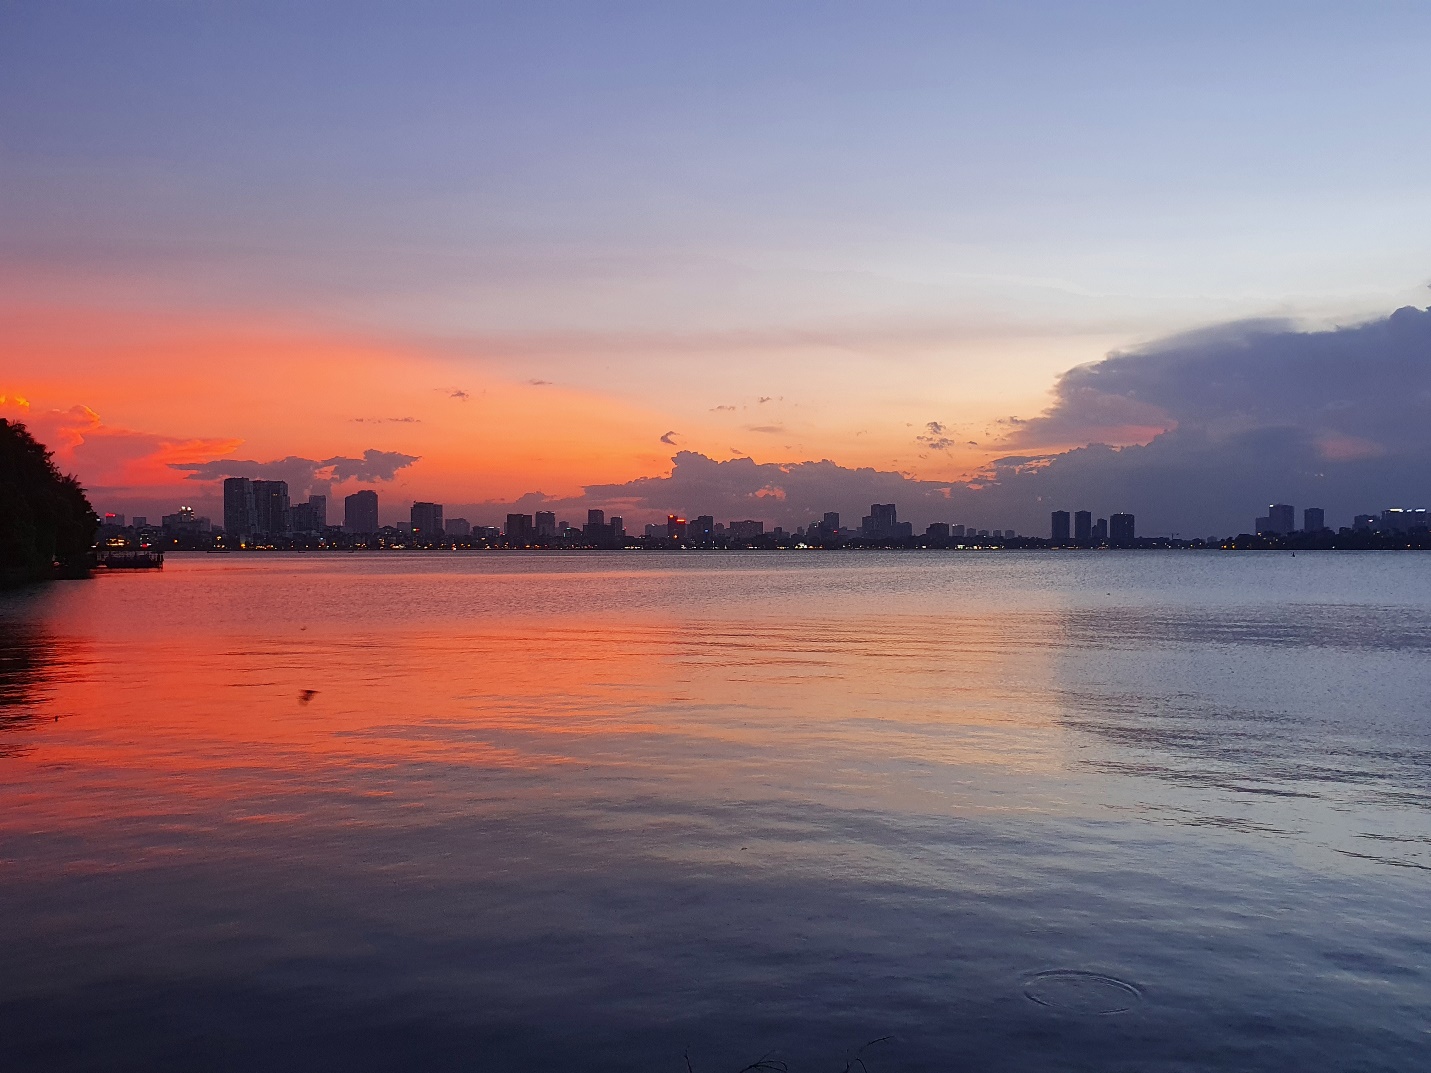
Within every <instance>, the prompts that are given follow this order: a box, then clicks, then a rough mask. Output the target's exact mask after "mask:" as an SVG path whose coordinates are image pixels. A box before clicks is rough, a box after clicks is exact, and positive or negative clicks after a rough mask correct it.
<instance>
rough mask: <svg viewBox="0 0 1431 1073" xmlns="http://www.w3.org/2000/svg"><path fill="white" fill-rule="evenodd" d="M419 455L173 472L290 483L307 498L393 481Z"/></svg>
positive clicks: (190, 466)
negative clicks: (349, 485)
mask: <svg viewBox="0 0 1431 1073" xmlns="http://www.w3.org/2000/svg"><path fill="white" fill-rule="evenodd" d="M418 457H419V456H417V455H406V454H403V453H401V452H400V451H376V450H372V449H369V450H367V451H364V452H363V456H362V457H361V458H349V457H347V456H345V455H337V456H335V457H333V458H325V459H315V458H300V457H299V456H297V455H289V456H288V457H287V458H278V459H274V460H273V461H271V462H258V461H254V460H253V459H241V458H218V459H212V460H209V461H205V462H180V463H171V464H170V468H171V469H176V470H179V471H181V472H182V473H184V474H185V478H184V479H185V480H191V481H219V480H222V479H224V478H225V477H251V478H261V479H263V480H270V481H287V482H288V490H289V494H290V495H293V496H307V495H313V494H317V493H323V492H327V491H329V490H330V489H331V488H332V486H333V485H334V484H341V483H343V482H344V481H358V482H360V483H362V484H375V483H377V482H380V481H391V480H392V479H393V478H394V477H396V476H397V472H398V470H400V469H404V468H406V467H408V466H410V465H412V464H413V463H414V462H416V461H417V460H418Z"/></svg>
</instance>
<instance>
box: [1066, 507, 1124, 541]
mask: <svg viewBox="0 0 1431 1073" xmlns="http://www.w3.org/2000/svg"><path fill="white" fill-rule="evenodd" d="M1070 522H1071V523H1072V524H1071V525H1070ZM1048 538H1049V541H1050V543H1052V544H1054V545H1055V546H1056V547H1060V548H1067V547H1074V548H1102V547H1108V548H1131V547H1132V546H1133V542H1134V540H1135V539H1136V533H1135V529H1134V519H1133V515H1131V514H1110V515H1108V517H1106V518H1099V519H1098V520H1097V521H1094V520H1093V512H1092V511H1087V510H1076V511H1074V512H1073V514H1072V515H1070V514H1069V513H1068V511H1066V510H1056V511H1054V512H1053V513H1052V514H1050V515H1049V537H1048Z"/></svg>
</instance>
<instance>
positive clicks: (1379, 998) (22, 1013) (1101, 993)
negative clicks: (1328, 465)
mask: <svg viewBox="0 0 1431 1073" xmlns="http://www.w3.org/2000/svg"><path fill="white" fill-rule="evenodd" d="M1428 656H1431V558H1427V557H1425V556H1420V555H1413V554H1401V555H1397V554H1384V555H1375V554H1369V555H1356V554H1345V553H1343V554H1336V553H1330V554H1325V555H1299V556H1296V557H1295V558H1294V557H1291V556H1282V555H1272V554H1268V555H1252V554H1247V555H1226V554H1218V553H1182V554H1178V553H1170V554H1167V555H1163V554H1157V553H1142V554H1136V553H1135V554H1124V555H1120V554H1040V553H1019V554H978V553H966V554H934V553H931V554H882V553H881V554H863V555H860V554H852V555H842V554H833V553H831V554H810V555H799V554H793V553H792V554H750V555H740V554H731V555H719V554H714V555H701V554H687V555H679V554H670V555H656V554H649V555H638V554H612V555H601V554H585V555H572V556H562V555H532V556H525V555H519V554H507V555H503V554H491V555H480V554H478V555H468V556H460V555H451V556H441V555H431V556H427V555H416V554H414V555H407V556H396V555H394V556H387V557H371V558H367V557H358V556H339V557H332V558H320V557H317V556H294V557H281V556H271V557H252V558H244V557H239V556H230V557H218V556H209V557H196V558H189V559H183V558H178V559H171V560H170V562H169V564H168V565H167V566H166V568H165V569H164V571H163V572H162V574H146V573H135V574H130V575H127V576H114V577H104V578H99V579H96V580H94V581H90V582H73V583H63V584H57V585H55V586H52V587H50V588H47V589H45V590H44V591H42V592H29V593H23V594H19V595H12V596H6V597H3V598H0V951H3V954H0V957H3V972H0V1066H3V1068H5V1069H19V1070H30V1069H35V1070H41V1069H43V1070H66V1069H95V1070H100V1069H103V1070H116V1069H146V1070H147V1069H174V1070H197V1069H203V1070H253V1069H271V1070H305V1071H307V1070H390V1069H424V1070H447V1069H473V1070H477V1069H481V1070H671V1071H676V1073H680V1071H684V1070H686V1069H687V1065H686V1063H687V1057H686V1056H689V1063H690V1068H691V1069H693V1070H694V1071H695V1073H734V1071H735V1070H738V1069H740V1068H742V1067H744V1066H747V1065H748V1064H750V1063H752V1062H755V1061H756V1060H758V1059H761V1058H763V1057H764V1058H766V1059H767V1060H768V1061H770V1062H780V1063H785V1064H787V1065H788V1067H789V1068H790V1069H791V1070H799V1071H804V1070H810V1071H831V1073H838V1071H840V1070H844V1069H846V1067H847V1066H851V1067H852V1068H856V1069H858V1068H861V1067H860V1066H859V1064H858V1062H857V1060H858V1061H862V1062H863V1063H864V1067H865V1068H867V1069H868V1070H869V1071H870V1073H880V1071H888V1070H963V1069H968V1070H1130V1071H1132V1070H1138V1071H1147V1070H1202V1069H1210V1068H1215V1069H1235V1070H1397V1071H1404V1070H1415V1069H1428V1068H1431V717H1428V698H1431V659H1428ZM307 690H312V691H315V692H313V693H311V694H306V693H305V692H304V691H307ZM305 696H306V698H307V699H306V701H305V700H304V697H305ZM876 1040H879V1041H880V1042H872V1041H876Z"/></svg>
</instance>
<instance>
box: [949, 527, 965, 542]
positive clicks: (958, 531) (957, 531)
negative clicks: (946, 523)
mask: <svg viewBox="0 0 1431 1073" xmlns="http://www.w3.org/2000/svg"><path fill="white" fill-rule="evenodd" d="M949 536H950V538H951V539H952V538H954V537H960V538H962V537H963V536H964V527H963V526H962V525H951V526H950V527H949Z"/></svg>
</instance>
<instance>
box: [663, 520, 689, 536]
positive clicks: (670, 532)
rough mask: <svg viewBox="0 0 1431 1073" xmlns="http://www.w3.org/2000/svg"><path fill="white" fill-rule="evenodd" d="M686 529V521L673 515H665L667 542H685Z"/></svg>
mask: <svg viewBox="0 0 1431 1073" xmlns="http://www.w3.org/2000/svg"><path fill="white" fill-rule="evenodd" d="M686 528H687V525H686V519H684V518H680V517H677V516H676V515H674V514H668V515H666V539H667V540H685V539H686Z"/></svg>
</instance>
